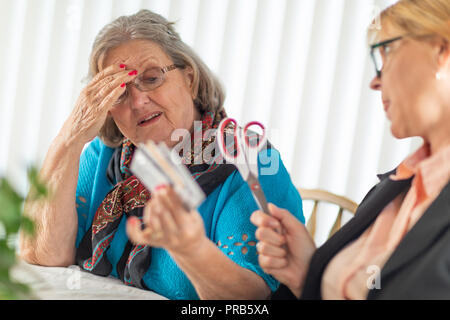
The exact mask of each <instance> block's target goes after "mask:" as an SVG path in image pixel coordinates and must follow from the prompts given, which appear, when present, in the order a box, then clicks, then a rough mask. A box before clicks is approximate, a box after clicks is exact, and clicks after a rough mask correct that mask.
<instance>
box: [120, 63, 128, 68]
mask: <svg viewBox="0 0 450 320" xmlns="http://www.w3.org/2000/svg"><path fill="white" fill-rule="evenodd" d="M119 67H120V68H122V69H125V68H126V67H127V66H126V65H124V64H123V63H122V64H121V65H120V66H119Z"/></svg>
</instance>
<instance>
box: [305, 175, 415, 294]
mask: <svg viewBox="0 0 450 320" xmlns="http://www.w3.org/2000/svg"><path fill="white" fill-rule="evenodd" d="M393 172H395V170H394V171H391V172H388V173H386V174H383V175H379V177H380V178H381V179H382V180H381V181H380V183H379V184H377V185H376V186H375V187H374V188H373V189H372V190H371V191H370V192H369V193H368V195H367V196H366V197H365V198H364V200H363V201H362V202H361V204H360V205H359V207H358V209H357V211H356V213H355V217H354V218H353V219H351V220H350V221H349V222H347V223H346V224H345V225H344V226H343V227H342V228H341V229H340V230H339V231H338V232H336V233H335V234H334V235H333V236H332V237H331V238H330V239H329V240H328V241H327V242H325V244H323V245H322V246H321V247H320V248H318V249H317V251H316V253H315V254H314V256H313V258H312V260H311V264H310V268H309V271H308V274H307V276H306V280H305V285H304V289H303V294H302V297H303V298H304V299H317V298H319V297H321V294H320V284H321V279H322V275H323V272H324V270H325V268H326V266H327V265H328V263H329V262H330V260H331V259H332V258H333V257H334V256H335V255H336V254H337V253H338V252H339V251H340V250H342V249H343V248H344V247H345V246H346V245H347V244H348V243H349V242H350V241H352V240H355V239H356V238H357V237H359V236H360V235H361V234H362V233H363V232H364V230H366V229H367V228H368V227H369V226H370V225H371V223H373V221H374V220H375V219H376V217H377V216H378V215H379V213H380V212H381V211H382V210H383V208H384V207H385V206H386V205H387V204H388V203H389V202H391V201H392V200H393V199H394V198H395V197H396V196H397V195H399V194H400V193H401V192H402V191H404V190H406V189H407V188H409V186H410V185H411V180H412V178H410V179H405V180H397V181H393V180H390V179H389V178H388V177H389V175H390V174H391V173H393Z"/></svg>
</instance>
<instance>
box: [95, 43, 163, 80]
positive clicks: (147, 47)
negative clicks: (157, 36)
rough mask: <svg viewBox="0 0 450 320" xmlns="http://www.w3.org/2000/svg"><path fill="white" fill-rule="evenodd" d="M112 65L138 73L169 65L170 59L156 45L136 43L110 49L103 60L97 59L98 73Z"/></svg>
mask: <svg viewBox="0 0 450 320" xmlns="http://www.w3.org/2000/svg"><path fill="white" fill-rule="evenodd" d="M113 64H117V65H120V64H124V65H126V68H127V69H133V70H137V71H138V72H139V73H140V72H143V71H144V70H145V69H146V68H149V67H155V66H157V67H163V65H165V64H170V59H169V58H168V57H167V55H166V54H165V53H164V52H163V51H162V50H161V49H160V48H159V46H157V45H156V44H154V43H151V42H142V41H136V42H134V43H133V42H132V43H126V44H123V45H121V46H119V47H117V48H115V49H112V50H111V51H110V52H109V53H107V54H106V55H104V57H103V59H99V71H101V70H102V69H105V68H107V67H108V66H110V65H113Z"/></svg>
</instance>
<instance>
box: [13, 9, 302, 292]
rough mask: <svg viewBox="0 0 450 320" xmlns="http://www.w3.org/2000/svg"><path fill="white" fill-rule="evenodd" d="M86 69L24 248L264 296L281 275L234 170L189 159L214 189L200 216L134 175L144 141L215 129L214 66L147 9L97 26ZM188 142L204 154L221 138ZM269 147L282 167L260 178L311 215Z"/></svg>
mask: <svg viewBox="0 0 450 320" xmlns="http://www.w3.org/2000/svg"><path fill="white" fill-rule="evenodd" d="M90 75H91V78H92V80H91V81H90V83H89V84H88V85H87V86H86V88H84V90H83V91H82V92H81V94H80V97H79V99H78V101H77V103H76V106H75V108H74V110H73V112H72V113H71V115H70V116H69V118H68V119H67V121H66V122H65V123H64V125H63V127H62V129H61V131H60V132H59V134H58V135H57V137H56V138H55V140H54V141H53V143H52V145H51V147H50V149H49V151H48V154H47V157H46V159H45V161H44V164H43V167H42V169H41V172H40V176H41V178H42V179H43V180H44V181H46V182H47V184H48V186H49V188H50V190H51V193H52V196H51V198H50V199H48V200H47V201H45V202H42V203H37V204H31V203H30V204H28V208H27V212H28V214H29V215H30V216H31V217H32V218H33V219H34V220H35V221H36V224H37V231H36V234H35V237H33V238H28V237H26V236H25V235H22V236H21V256H22V257H23V258H24V259H25V260H26V261H28V262H30V263H33V264H39V265H44V266H68V265H71V264H75V263H76V264H78V265H79V266H80V267H82V268H83V269H84V270H87V271H89V272H92V273H94V274H97V275H102V276H108V275H112V276H114V277H118V278H120V279H121V280H122V281H123V282H124V283H126V284H128V285H133V286H136V287H139V288H143V289H149V290H153V291H155V292H157V293H159V294H161V295H163V296H165V297H168V298H170V299H196V298H202V299H222V298H224V299H254V298H266V297H267V296H268V295H269V294H270V292H271V291H274V290H275V289H276V288H277V286H278V282H277V281H276V280H275V279H274V278H273V277H271V276H270V275H267V274H265V273H264V272H263V270H262V269H261V268H260V266H259V265H258V261H257V255H256V248H255V243H256V239H255V237H254V233H255V230H256V228H255V227H254V226H253V225H252V224H251V222H250V214H251V213H252V212H253V211H254V210H256V209H257V206H256V203H255V202H254V200H253V198H252V195H251V192H250V189H249V188H248V186H247V184H246V183H245V182H244V181H243V179H242V177H241V176H240V174H239V173H238V171H236V169H235V167H234V166H232V165H231V164H226V163H225V164H224V163H212V164H211V163H200V164H199V163H197V162H194V163H192V162H191V164H189V162H186V164H187V166H188V168H189V171H190V173H191V174H192V176H193V177H195V179H196V181H197V182H198V183H199V185H200V187H201V188H202V190H203V191H204V192H205V194H206V195H207V198H206V200H205V201H204V202H203V203H202V204H201V206H200V207H199V208H198V211H192V212H186V210H185V209H184V208H183V206H182V205H181V204H180V200H179V199H178V197H177V196H176V195H175V193H174V191H173V189H172V188H171V187H164V186H161V188H159V189H158V190H157V191H156V192H154V194H152V195H150V193H149V191H148V190H146V189H145V188H144V187H143V185H142V184H141V183H140V182H139V180H137V178H136V177H135V176H133V175H132V174H131V173H130V171H129V164H130V161H131V159H132V157H133V150H134V148H135V146H136V145H137V144H138V143H141V142H145V141H148V140H153V141H155V142H165V143H166V144H167V145H168V146H169V147H171V148H173V147H175V146H177V144H178V142H179V139H174V138H172V136H173V133H174V132H175V130H176V129H184V130H187V131H189V132H191V133H193V131H194V122H195V121H199V123H201V126H200V129H201V130H203V131H207V130H209V129H213V128H216V127H217V126H218V124H219V122H220V121H221V120H222V119H223V118H224V117H225V111H224V110H223V106H222V104H223V100H224V94H223V92H222V89H221V86H220V84H219V82H218V81H217V80H216V78H215V77H214V76H213V75H212V73H211V72H210V71H209V69H208V68H207V67H206V66H205V65H204V63H203V62H202V61H201V60H200V59H199V58H198V56H197V55H196V54H194V52H192V50H191V49H190V48H189V47H188V46H187V45H186V44H185V43H184V42H182V41H181V39H180V37H179V35H178V34H177V33H176V32H175V30H174V29H173V26H172V24H171V23H169V22H168V21H166V19H164V18H163V17H161V16H160V15H157V14H154V13H152V12H150V11H148V10H141V11H139V12H138V13H137V14H135V15H131V16H123V17H120V18H118V19H117V20H115V21H113V22H112V23H111V24H109V25H107V26H106V27H104V29H103V30H101V32H100V33H99V35H98V36H97V38H96V40H95V43H94V45H93V51H92V54H91V59H90ZM191 136H193V137H194V136H196V135H195V134H192V135H191ZM200 137H202V136H201V135H200ZM92 140H93V141H92ZM89 142H90V143H89ZM190 142H191V143H192V145H193V146H194V145H195V146H198V143H200V144H201V148H200V149H201V150H200V152H202V151H203V150H205V149H206V148H207V147H208V146H209V145H210V144H211V143H213V142H214V139H204V140H203V139H202V141H190ZM87 143H89V145H87V147H86V148H85V150H84V151H83V148H84V146H85V144H87ZM196 149H198V148H192V150H194V151H195V150H196ZM262 152H267V155H270V159H272V160H273V159H275V160H276V161H278V163H277V165H278V170H277V171H276V172H274V174H272V175H265V176H261V177H260V182H261V185H262V187H263V189H264V190H265V192H266V193H267V194H268V195H269V197H268V200H270V201H272V202H275V203H277V204H278V205H281V206H283V207H284V208H286V209H287V210H290V211H291V212H294V213H295V215H296V218H298V219H299V220H300V221H303V215H302V206H301V199H300V195H299V194H298V192H297V191H296V189H295V187H294V186H293V184H292V183H291V180H290V177H289V175H288V173H287V171H286V169H285V168H284V167H283V165H282V162H281V160H280V159H279V154H278V153H277V151H276V150H274V149H271V148H268V149H267V150H266V151H262ZM262 152H261V153H262ZM261 153H260V156H261ZM198 155H199V154H188V157H187V158H189V156H191V157H193V158H198V157H197V156H198ZM200 158H201V157H200ZM260 166H262V163H260ZM144 208H145V209H144Z"/></svg>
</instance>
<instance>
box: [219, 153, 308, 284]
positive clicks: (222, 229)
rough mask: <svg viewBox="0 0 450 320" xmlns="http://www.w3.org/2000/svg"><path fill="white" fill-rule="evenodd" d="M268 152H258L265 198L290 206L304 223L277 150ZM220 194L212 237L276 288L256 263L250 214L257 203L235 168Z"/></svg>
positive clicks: (253, 229) (300, 204)
mask: <svg viewBox="0 0 450 320" xmlns="http://www.w3.org/2000/svg"><path fill="white" fill-rule="evenodd" d="M263 152H266V151H263ZM267 152H268V154H261V153H260V156H259V173H260V176H259V180H260V183H261V187H262V189H263V190H264V193H265V195H266V198H267V201H268V202H270V203H273V204H275V205H277V206H279V207H282V208H284V209H287V210H289V211H290V212H292V213H293V214H294V215H295V216H296V217H297V219H299V220H300V221H301V222H302V223H304V217H303V211H302V202H301V198H300V194H299V193H298V191H297V189H296V188H295V186H294V185H293V184H292V182H291V179H290V176H289V174H288V172H287V171H286V168H285V167H284V165H283V163H282V161H281V158H280V155H279V153H278V151H276V150H274V149H269V150H267ZM266 156H267V158H265V157H266ZM269 158H270V161H267V160H268V159H269ZM221 197H222V198H225V200H224V203H223V206H221V205H220V202H221V201H220V198H219V201H218V205H219V207H221V210H220V213H219V216H218V218H217V220H216V223H215V232H214V234H213V241H214V242H215V243H216V245H217V246H218V247H219V248H220V250H222V252H223V253H224V254H225V255H227V256H228V257H229V258H230V259H231V260H233V261H234V262H235V263H237V264H238V265H240V266H242V267H244V268H247V269H249V270H251V271H253V272H255V273H256V274H258V275H259V276H261V277H262V278H263V280H264V281H265V282H266V283H267V285H268V286H269V287H270V289H271V291H274V290H276V288H277V287H278V285H279V282H278V281H277V280H276V279H275V278H273V277H272V276H271V275H268V274H266V273H264V271H263V270H262V268H261V267H260V266H259V263H258V256H257V251H256V247H255V246H256V243H257V239H256V238H255V231H256V227H255V226H254V225H253V224H252V223H251V222H250V216H251V214H252V213H253V212H254V211H256V210H258V207H257V204H256V202H255V200H254V199H253V195H252V193H251V191H250V188H249V186H248V185H247V183H246V182H245V181H244V180H243V179H242V177H241V175H240V174H239V173H238V172H235V173H234V174H233V175H232V176H230V178H229V179H228V181H227V182H226V183H225V185H224V188H223V189H222V192H221Z"/></svg>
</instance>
